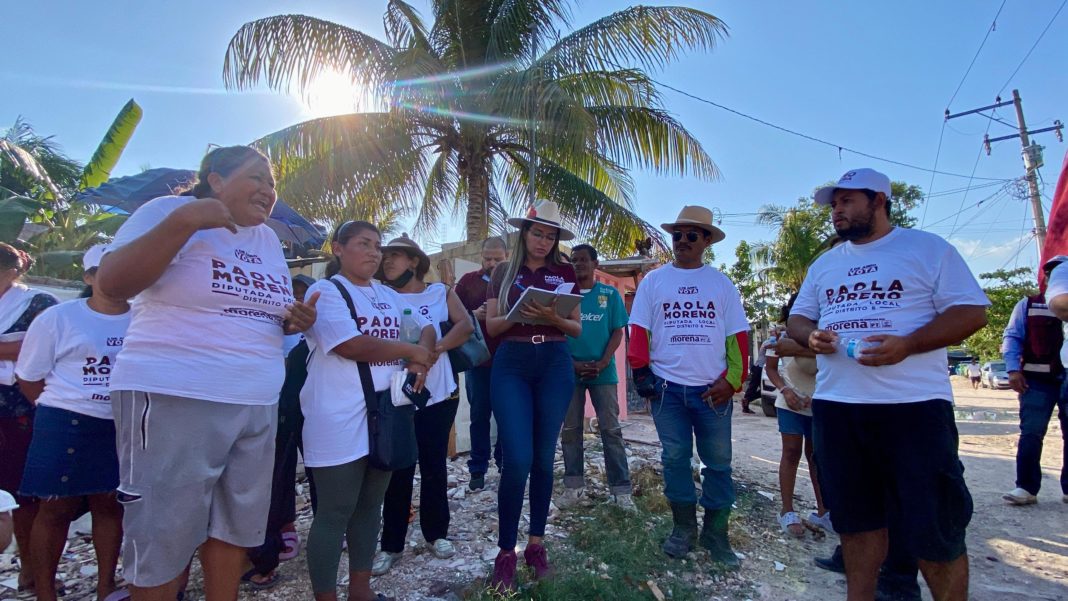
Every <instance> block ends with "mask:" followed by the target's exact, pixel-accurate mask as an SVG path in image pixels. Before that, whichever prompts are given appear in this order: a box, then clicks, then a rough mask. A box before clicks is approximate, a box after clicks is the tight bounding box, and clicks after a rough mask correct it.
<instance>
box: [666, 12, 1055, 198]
mask: <svg viewBox="0 0 1068 601" xmlns="http://www.w3.org/2000/svg"><path fill="white" fill-rule="evenodd" d="M1066 1H1068V0H1066ZM649 81H651V82H653V83H655V84H657V85H659V86H661V87H663V88H666V89H668V90H671V91H673V92H676V93H678V94H682V95H683V96H686V97H687V98H690V99H692V100H696V101H698V102H703V103H705V104H707V105H710V106H714V107H716V108H718V109H721V110H724V111H727V112H728V113H733V114H735V115H737V116H739V117H742V118H744V119H748V120H750V121H755V122H757V123H759V124H761V125H766V126H767V127H770V128H772V129H777V130H779V131H781V132H785V133H788V134H790V135H792V136H797V137H799V138H804V139H806V140H809V141H812V142H816V143H818V144H823V145H825V146H830V147H831V148H837V149H838V151H839V152H848V153H851V154H855V155H858V156H862V157H865V158H869V159H872V160H875V161H881V162H883V163H890V164H891V165H898V166H900V167H907V168H909V169H915V170H917V171H923V172H925V173H932V172H933V173H937V174H938V175H947V176H950V177H959V178H961V179H968V180H973V179H978V180H984V181H996V182H1005V181H1010V179H1011V178H1004V177H975V174H974V173H973V174H972V175H970V176H969V175H963V174H960V173H952V172H949V171H936V170H933V169H928V168H926V167H920V166H919V165H913V164H912V163H905V162H903V161H895V160H894V159H888V158H886V157H881V156H877V155H874V154H871V153H867V152H862V151H860V150H856V149H854V148H849V147H848V146H842V145H841V144H836V143H834V142H830V141H827V140H824V139H822V138H817V137H816V136H810V135H808V134H805V133H801V132H799V131H795V130H792V129H789V128H787V127H783V126H781V125H776V124H774V123H771V122H769V121H765V120H763V119H760V118H759V117H754V116H752V115H749V114H746V113H743V112H742V111H738V110H735V109H732V108H730V107H729V106H725V105H722V104H719V103H718V102H714V101H712V100H709V99H707V98H702V97H700V96H697V95H695V94H691V93H689V92H686V91H684V90H680V89H679V88H676V87H675V86H671V85H668V84H666V83H664V82H662V81H657V80H655V79H650V80H649Z"/></svg>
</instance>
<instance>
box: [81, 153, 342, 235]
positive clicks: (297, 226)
mask: <svg viewBox="0 0 1068 601" xmlns="http://www.w3.org/2000/svg"><path fill="white" fill-rule="evenodd" d="M195 180H196V172H194V171H190V170H188V169H169V168H166V167H160V168H156V169H149V170H147V171H143V172H141V173H138V174H137V175H128V176H126V177H116V178H112V179H109V180H108V181H107V182H105V183H103V184H101V185H99V186H97V187H96V188H90V189H88V190H84V191H82V192H79V193H78V194H77V195H76V196H75V197H74V200H75V201H78V202H85V203H89V204H95V205H98V206H101V207H105V208H110V209H112V210H119V211H125V212H127V213H133V212H134V211H135V210H137V208H138V207H140V206H141V205H143V204H145V203H146V202H148V201H150V200H152V199H153V198H156V197H158V196H166V195H168V194H173V193H174V191H175V190H176V189H179V188H182V187H185V186H186V185H188V184H189V183H190V182H193V181H195ZM267 225H269V226H271V229H273V230H274V231H275V232H276V233H277V234H278V238H279V239H280V240H282V241H283V242H289V243H291V244H293V245H299V246H303V247H304V248H308V249H313V248H319V247H321V246H322V245H323V243H324V242H325V241H326V236H325V235H323V233H322V232H320V231H319V229H318V228H316V227H315V225H313V224H312V223H311V222H310V221H308V220H307V219H305V218H303V217H301V216H300V214H299V213H297V212H296V211H294V210H293V209H292V208H291V207H290V206H289V205H287V204H286V203H284V202H282V201H281V200H279V201H278V202H277V203H275V205H274V211H273V212H272V213H271V217H270V219H268V220H267Z"/></svg>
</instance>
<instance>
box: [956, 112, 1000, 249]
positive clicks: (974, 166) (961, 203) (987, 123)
mask: <svg viewBox="0 0 1068 601" xmlns="http://www.w3.org/2000/svg"><path fill="white" fill-rule="evenodd" d="M993 112H995V113H996V112H997V109H994V111H993ZM991 123H993V121H987V122H986V133H984V134H983V139H984V140H985V139H986V135H987V134H989V133H990V124H991ZM983 150H984V147H983V146H980V147H979V153H978V154H977V155H976V156H975V164H974V165H972V175H971V176H970V177H969V179H968V186H969V187H970V186H971V184H972V180H971V177H975V170H976V169H978V168H979V161H980V160H981V159H982V158H983ZM966 200H968V191H967V190H966V191H965V192H964V196H963V197H961V199H960V206H961V208H962V209H963V208H964V201H966ZM957 216H958V217H959V216H960V213H957ZM956 231H957V220H956V219H954V220H953V230H952V231H951V232H949V236H947V237H952V236H953V234H954V233H956Z"/></svg>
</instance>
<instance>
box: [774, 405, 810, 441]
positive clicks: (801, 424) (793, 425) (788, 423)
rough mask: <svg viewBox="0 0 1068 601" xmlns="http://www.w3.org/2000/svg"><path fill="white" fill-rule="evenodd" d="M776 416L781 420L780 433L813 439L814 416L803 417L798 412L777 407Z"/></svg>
mask: <svg viewBox="0 0 1068 601" xmlns="http://www.w3.org/2000/svg"><path fill="white" fill-rule="evenodd" d="M777 409H778V411H776V415H777V416H778V419H779V433H780V434H793V435H796V436H804V437H805V438H812V416H811V415H802V414H800V413H798V412H796V411H790V410H789V409H784V408H782V407H777Z"/></svg>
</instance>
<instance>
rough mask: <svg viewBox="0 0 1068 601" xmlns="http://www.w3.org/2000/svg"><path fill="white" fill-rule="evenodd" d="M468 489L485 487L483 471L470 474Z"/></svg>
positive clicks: (473, 489)
mask: <svg viewBox="0 0 1068 601" xmlns="http://www.w3.org/2000/svg"><path fill="white" fill-rule="evenodd" d="M467 488H468V490H471V491H476V490H482V489H484V488H486V474H485V472H481V473H474V474H471V481H470V482H468V483H467Z"/></svg>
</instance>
